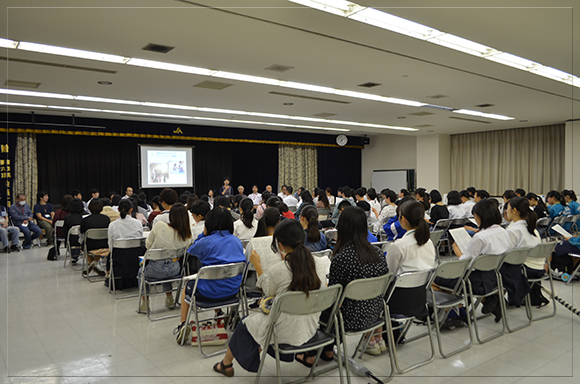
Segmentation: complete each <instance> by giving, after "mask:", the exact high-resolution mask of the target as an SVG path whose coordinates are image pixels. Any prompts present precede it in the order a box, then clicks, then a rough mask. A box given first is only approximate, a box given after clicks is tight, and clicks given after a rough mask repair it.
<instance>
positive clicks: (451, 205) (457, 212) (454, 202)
mask: <svg viewBox="0 0 580 384" xmlns="http://www.w3.org/2000/svg"><path fill="white" fill-rule="evenodd" d="M447 210H448V211H449V218H450V219H461V218H464V217H467V216H466V214H465V209H463V207H462V206H461V195H460V194H459V192H457V191H449V193H448V194H447Z"/></svg>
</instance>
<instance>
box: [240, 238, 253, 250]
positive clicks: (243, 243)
mask: <svg viewBox="0 0 580 384" xmlns="http://www.w3.org/2000/svg"><path fill="white" fill-rule="evenodd" d="M240 241H241V242H242V247H243V248H244V249H246V247H247V246H248V244H250V241H252V239H243V240H240Z"/></svg>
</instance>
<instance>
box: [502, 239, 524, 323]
mask: <svg viewBox="0 0 580 384" xmlns="http://www.w3.org/2000/svg"><path fill="white" fill-rule="evenodd" d="M529 253H530V248H520V249H513V250H511V251H509V252H507V253H506V254H505V256H504V257H503V260H502V262H501V266H503V265H504V264H509V265H517V266H519V267H520V268H521V269H522V274H524V271H523V269H524V263H525V262H526V260H527V259H528V255H529ZM501 266H500V269H501ZM500 275H501V272H500ZM524 276H525V275H524ZM498 283H499V284H500V292H502V294H501V295H500V300H499V302H500V304H501V305H503V306H504V311H503V314H504V315H503V318H504V319H505V326H506V328H507V330H508V332H510V333H511V332H515V331H518V330H520V329H522V328H525V327H529V326H530V325H532V316H531V311H532V308H531V306H530V295H529V294H528V295H526V297H525V298H524V305H525V309H526V316H527V318H528V322H527V323H524V324H522V325H520V326H517V327H515V328H510V323H509V320H508V316H507V308H505V300H504V292H505V288H504V286H503V277H502V278H501V279H499V280H498Z"/></svg>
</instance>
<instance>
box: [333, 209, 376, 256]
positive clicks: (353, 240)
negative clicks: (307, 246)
mask: <svg viewBox="0 0 580 384" xmlns="http://www.w3.org/2000/svg"><path fill="white" fill-rule="evenodd" d="M336 229H337V230H338V239H337V243H336V246H335V247H334V252H333V254H332V255H333V256H334V255H336V254H337V253H339V252H340V251H341V250H342V249H343V248H345V247H347V246H349V245H350V244H353V245H354V249H355V252H356V256H357V258H358V261H359V263H361V264H375V263H378V262H379V261H380V257H381V256H379V253H378V252H377V250H376V249H375V248H374V247H373V246H372V245H371V243H369V241H368V240H367V235H368V224H367V215H366V213H365V211H363V210H362V208H359V207H352V206H350V207H347V208H345V209H344V210H343V211H342V213H341V214H340V218H339V220H338V223H337V224H336Z"/></svg>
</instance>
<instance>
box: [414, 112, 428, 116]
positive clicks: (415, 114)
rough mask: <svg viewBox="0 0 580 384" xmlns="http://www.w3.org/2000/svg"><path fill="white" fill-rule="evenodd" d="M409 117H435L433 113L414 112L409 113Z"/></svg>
mask: <svg viewBox="0 0 580 384" xmlns="http://www.w3.org/2000/svg"><path fill="white" fill-rule="evenodd" d="M409 115H413V116H429V115H434V113H432V112H413V113H409Z"/></svg>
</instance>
